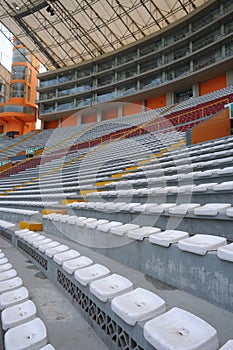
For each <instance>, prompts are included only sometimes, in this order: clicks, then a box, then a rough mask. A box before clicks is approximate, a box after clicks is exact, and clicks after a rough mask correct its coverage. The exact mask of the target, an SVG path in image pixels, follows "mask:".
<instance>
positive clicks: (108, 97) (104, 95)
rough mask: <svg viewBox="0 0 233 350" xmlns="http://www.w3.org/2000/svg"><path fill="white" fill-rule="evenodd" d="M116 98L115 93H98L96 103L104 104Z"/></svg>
mask: <svg viewBox="0 0 233 350" xmlns="http://www.w3.org/2000/svg"><path fill="white" fill-rule="evenodd" d="M115 97H116V93H115V91H108V92H100V93H98V95H97V102H104V101H108V100H111V99H113V98H115Z"/></svg>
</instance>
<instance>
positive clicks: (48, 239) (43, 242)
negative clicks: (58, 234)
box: [32, 238, 52, 248]
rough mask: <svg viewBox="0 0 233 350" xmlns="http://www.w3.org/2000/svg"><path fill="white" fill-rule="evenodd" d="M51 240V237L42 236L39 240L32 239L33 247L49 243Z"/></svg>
mask: <svg viewBox="0 0 233 350" xmlns="http://www.w3.org/2000/svg"><path fill="white" fill-rule="evenodd" d="M51 242H52V239H51V238H44V239H43V240H41V241H34V242H33V243H32V245H33V247H35V248H39V246H41V245H43V244H47V243H51Z"/></svg>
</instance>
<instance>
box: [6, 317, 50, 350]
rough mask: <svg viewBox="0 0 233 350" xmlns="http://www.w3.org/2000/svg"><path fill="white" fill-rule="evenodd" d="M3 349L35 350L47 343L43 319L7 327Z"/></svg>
mask: <svg viewBox="0 0 233 350" xmlns="http://www.w3.org/2000/svg"><path fill="white" fill-rule="evenodd" d="M4 343H5V350H22V349H24V350H36V349H38V348H39V347H42V346H44V345H46V343H47V330H46V327H45V325H44V323H43V321H42V320H41V319H40V318H38V317H36V318H35V319H33V320H31V321H29V322H26V323H23V324H21V325H19V326H16V327H13V328H11V329H9V330H8V331H7V332H6V334H5V336H4Z"/></svg>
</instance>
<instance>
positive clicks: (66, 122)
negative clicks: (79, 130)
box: [62, 116, 77, 128]
mask: <svg viewBox="0 0 233 350" xmlns="http://www.w3.org/2000/svg"><path fill="white" fill-rule="evenodd" d="M74 125H77V117H76V116H71V117H65V118H62V127H63V128H65V127H67V126H74Z"/></svg>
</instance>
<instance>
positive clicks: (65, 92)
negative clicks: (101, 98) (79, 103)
mask: <svg viewBox="0 0 233 350" xmlns="http://www.w3.org/2000/svg"><path fill="white" fill-rule="evenodd" d="M75 93H76V88H75V87H73V88H70V89H60V90H58V96H59V97H61V96H67V95H73V94H75Z"/></svg>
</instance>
